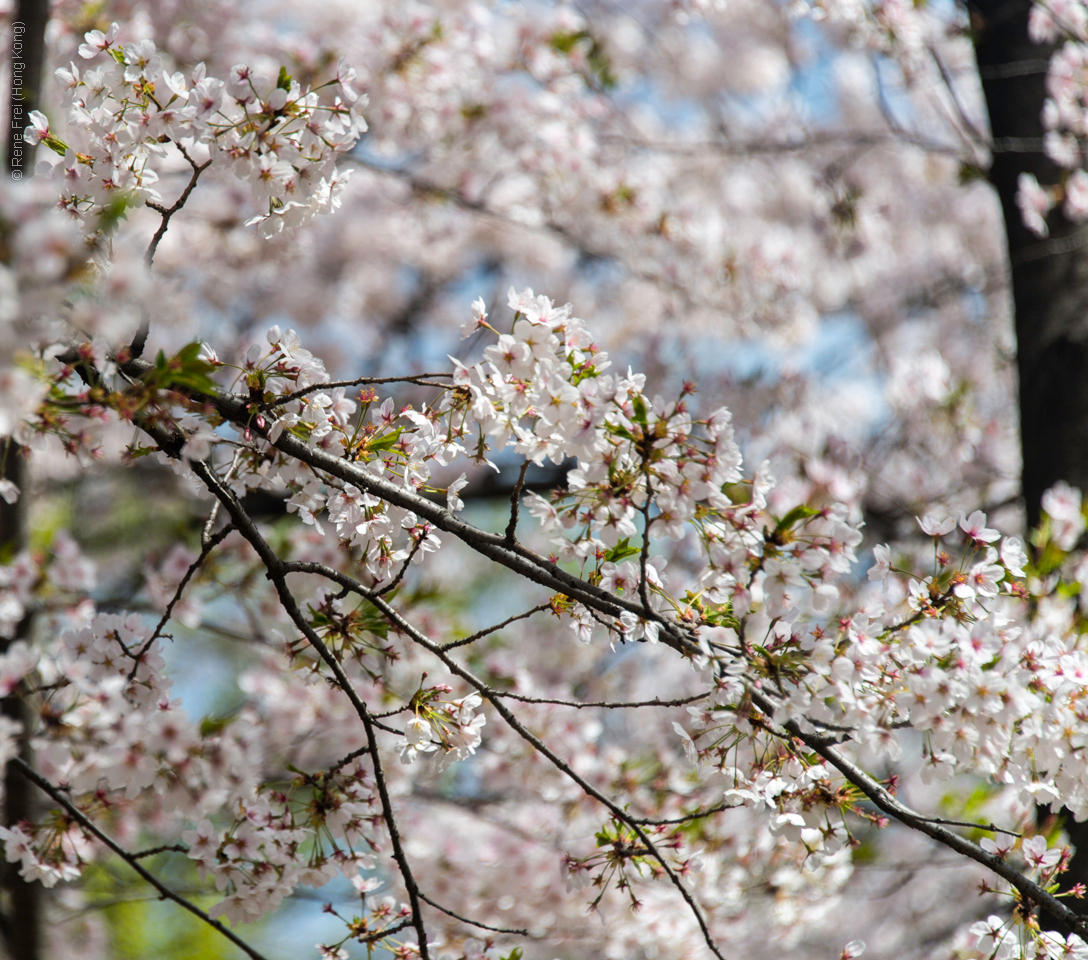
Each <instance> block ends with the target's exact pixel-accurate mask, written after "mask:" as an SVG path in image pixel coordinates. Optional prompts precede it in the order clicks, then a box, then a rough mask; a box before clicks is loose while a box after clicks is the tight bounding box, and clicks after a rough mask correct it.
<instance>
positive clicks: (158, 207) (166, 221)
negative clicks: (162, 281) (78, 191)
mask: <svg viewBox="0 0 1088 960" xmlns="http://www.w3.org/2000/svg"><path fill="white" fill-rule="evenodd" d="M174 146H175V147H177V148H178V150H180V151H181V155H182V156H183V157H185V159H186V160H187V161H188V162H189V166H190V167H192V168H193V173H192V176H191V177H190V178H189V182H188V184H186V186H185V189H184V190H182V192H181V196H180V197H178V198H177V200H175V201H174V203H173V205H172V206H170V207H164V206H163V205H162V204H161V203H148V206H149V207H150V208H151V209H152V210H155V211H157V212H158V213H159V214H161V215H162V222H161V223H160V224H159V229H158V230H156V231H155V235H154V236H153V237H152V238H151V243H150V244H148V247H147V252H146V253H145V254H144V262H145V263H146V264H147V265H148V266H149V267H150V266H151V265H152V264H153V263H154V262H155V253H156V251H157V250H158V249H159V243H160V241H161V240H162V238H163V237H164V236H166V230H167V228H168V227H169V226H170V219H171V218H172V217H173V216H174V214H175V213H177V212H178V211H179V210H180V209H181V208H182V207H184V206H185V204H186V202H187V201H188V199H189V195H190V194H191V193H192V192H193V190H194V189H195V187H196V182H197V180H199V179H200V175H201V174H202V173H203V172H204V171H205V170H207V169H208V167H210V166H211V165H212V159H211V157H209V158H208V159H207V160H205V161H204V162H203V163H197V162H196V161H195V160H194V159H193V158H192V157H191V156H189V151H188V150H186V149H185V148H184V147H183V146H182V145H181V144H180V143H175V144H174ZM134 342H135V341H134ZM142 352H143V351H142V350H141V351H140V353H142Z"/></svg>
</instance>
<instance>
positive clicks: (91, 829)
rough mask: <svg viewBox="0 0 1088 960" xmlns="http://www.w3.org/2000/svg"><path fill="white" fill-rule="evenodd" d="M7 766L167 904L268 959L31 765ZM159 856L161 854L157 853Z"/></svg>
mask: <svg viewBox="0 0 1088 960" xmlns="http://www.w3.org/2000/svg"><path fill="white" fill-rule="evenodd" d="M8 763H9V764H10V765H11V766H13V767H15V769H17V770H18V771H19V772H20V773H21V774H22V775H23V776H24V777H26V778H27V780H29V781H30V782H31V783H33V784H34V785H35V786H36V787H38V789H40V790H41V791H42V792H43V793H45V794H47V795H48V796H49V797H50V798H51V799H52V800H53V802H54V803H57V804H59V805H60V806H61V807H62V808H63V809H64V812H65V813H67V814H68V816H69V817H71V818H72V819H73V820H74V821H75V822H76V823H78V824H79V825H80V826H81V827H82V828H83V829H84V830H85V831H87V833H89V834H91V835H92V836H93V837H95V838H96V839H97V840H99V841H100V842H101V843H102V844H104V845H105V846H107V847H109V849H110V850H112V851H113V852H114V853H116V854H117V856H119V857H120V858H121V859H122V860H124V861H125V863H127V864H128V865H129V866H130V867H131V868H132V869H133V870H135V871H136V873H138V874H139V875H140V877H141V878H142V879H143V880H144V881H145V882H147V883H149V884H151V886H153V887H154V888H155V889H156V890H158V891H159V893H160V894H161V895H162V896H163V898H164V899H166V900H173V901H174V903H176V904H177V905H178V906H179V907H181V908H182V909H184V910H188V911H189V913H191V914H193V916H195V917H198V918H199V919H200V920H202V921H203V922H204V923H206V924H207V925H208V926H209V927H212V928H213V929H214V930H217V931H218V932H219V933H221V934H222V935H223V936H224V937H226V938H227V939H228V940H229V941H230V942H231V943H233V944H234V945H235V946H236V947H238V949H240V950H241V951H242V952H243V953H245V954H246V956H248V957H252V958H253V960H267V958H266V957H265V956H264V955H263V954H261V953H259V952H258V951H257V950H255V949H254V948H253V947H251V946H250V945H249V944H248V943H246V942H245V941H244V940H243V939H242V938H241V937H239V936H238V935H237V934H236V933H234V932H233V931H232V930H230V929H229V928H228V927H225V926H224V925H223V924H221V923H220V922H219V921H218V920H213V919H212V918H211V917H210V916H208V914H206V913H205V912H204V911H203V910H201V909H200V907H198V906H196V904H194V903H191V902H190V901H188V900H186V899H185V898H184V897H183V896H181V895H180V894H177V893H175V892H174V891H173V890H171V889H170V888H169V887H168V886H166V884H164V883H162V882H161V881H160V880H159V879H158V878H157V877H156V876H155V875H154V874H152V873H150V872H148V871H147V870H146V869H145V868H144V867H143V866H141V865H140V862H139V859H138V857H139V856H146V855H147V853H146V852H145V853H143V854H138V855H137V854H131V853H129V852H128V851H127V850H125V849H124V848H123V847H122V846H121V845H120V844H118V843H117V842H116V841H115V840H113V839H112V838H111V837H110V836H108V835H107V834H105V833H103V832H102V831H101V830H100V829H99V828H98V827H97V826H95V824H94V822H93V821H92V820H91V819H90V818H89V817H87V815H86V814H84V813H83V812H82V811H81V810H80V809H79V808H78V807H76V806H75V805H74V804H73V803H72V802H71V801H70V800H69V799H68V798H67V797H66V796H65V795H64V794H63V793H62V792H61V791H60V790H59V789H58V788H57V787H55V786H53V784H51V783H50V782H49V781H48V780H46V779H45V777H43V776H41V775H40V774H38V773H37V771H35V770H34V769H33V767H31V766H30V765H29V764H28V763H26V762H25V761H24V760H22V759H21V758H20V757H13V758H12V759H11V760H9V761H8ZM154 852H158V851H154Z"/></svg>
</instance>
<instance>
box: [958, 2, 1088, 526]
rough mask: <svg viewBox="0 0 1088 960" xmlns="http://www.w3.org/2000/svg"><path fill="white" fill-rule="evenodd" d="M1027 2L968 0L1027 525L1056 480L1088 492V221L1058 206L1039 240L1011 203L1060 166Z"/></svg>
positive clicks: (1044, 51) (1041, 53)
mask: <svg viewBox="0 0 1088 960" xmlns="http://www.w3.org/2000/svg"><path fill="white" fill-rule="evenodd" d="M1030 8H1031V3H1030V0H978V2H975V3H973V4H971V6H970V10H971V19H972V27H973V29H974V31H975V36H976V44H975V52H976V56H977V58H978V66H979V73H980V75H981V77H982V89H983V92H984V94H985V97H986V106H987V109H988V110H989V114H990V129H991V132H992V136H993V140H994V145H995V150H994V158H993V165H992V166H991V168H990V181H991V182H992V183H993V185H994V187H995V188H996V189H997V193H998V196H999V197H1000V198H1001V207H1002V210H1003V211H1004V214H1005V233H1006V235H1007V237H1008V243H1009V263H1010V266H1011V270H1012V295H1013V305H1014V309H1015V315H1016V342H1017V363H1018V366H1019V373H1020V435H1021V449H1022V451H1023V459H1024V465H1023V496H1024V504H1025V507H1026V509H1027V516H1028V523H1029V525H1031V526H1034V525H1035V524H1036V523H1037V522H1038V520H1039V502H1040V499H1041V498H1042V495H1043V492H1044V491H1045V490H1046V489H1047V488H1048V487H1050V486H1051V485H1053V484H1054V483H1055V482H1056V481H1058V480H1068V481H1069V482H1070V483H1071V484H1073V485H1074V486H1077V487H1080V488H1081V489H1082V490H1085V491H1088V228H1086V227H1085V226H1083V225H1077V224H1072V223H1070V222H1069V221H1067V220H1066V219H1065V218H1064V217H1063V216H1062V215H1061V213H1060V211H1053V212H1052V213H1051V215H1050V217H1049V218H1048V225H1049V227H1050V236H1049V237H1048V238H1045V239H1044V238H1040V237H1037V236H1035V234H1033V233H1031V232H1030V231H1029V230H1028V229H1027V228H1026V227H1025V226H1024V223H1023V220H1022V219H1021V216H1020V211H1019V209H1018V208H1017V206H1016V191H1017V179H1018V178H1019V176H1020V174H1021V173H1031V174H1034V175H1035V177H1036V178H1037V179H1038V181H1039V183H1040V184H1042V185H1043V186H1048V185H1051V184H1057V183H1059V182H1060V180H1061V171H1060V169H1059V168H1058V167H1057V165H1056V164H1054V163H1053V162H1052V161H1051V160H1049V159H1048V158H1047V157H1046V156H1045V155H1044V154H1043V152H1042V142H1041V141H1042V136H1043V126H1042V120H1041V114H1042V109H1043V103H1044V101H1045V100H1046V63H1047V61H1048V60H1049V58H1050V55H1051V53H1052V52H1053V50H1054V48H1053V47H1050V46H1040V45H1038V44H1034V43H1032V42H1031V40H1030V39H1029V38H1028V33H1027V22H1028V12H1029V10H1030Z"/></svg>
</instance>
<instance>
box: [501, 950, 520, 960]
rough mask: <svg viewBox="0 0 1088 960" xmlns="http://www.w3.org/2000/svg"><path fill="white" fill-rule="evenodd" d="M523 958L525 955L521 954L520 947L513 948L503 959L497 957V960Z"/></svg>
mask: <svg viewBox="0 0 1088 960" xmlns="http://www.w3.org/2000/svg"><path fill="white" fill-rule="evenodd" d="M523 956H525V954H523V953H522V952H521V947H514V949H513V950H511V951H510V952H509V953H508V954H507V955H506V956H505V957H499V960H521V958H522V957H523Z"/></svg>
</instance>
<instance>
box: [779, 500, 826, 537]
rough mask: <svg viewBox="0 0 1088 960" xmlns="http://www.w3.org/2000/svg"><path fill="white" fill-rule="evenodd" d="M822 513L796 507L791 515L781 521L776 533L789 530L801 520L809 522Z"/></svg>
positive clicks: (801, 506)
mask: <svg viewBox="0 0 1088 960" xmlns="http://www.w3.org/2000/svg"><path fill="white" fill-rule="evenodd" d="M819 513H820V511H819V510H817V509H815V508H814V507H809V506H805V504H801V505H800V506H797V507H794V508H793V509H792V510H791V511H790V512H789V513H787V514H786V515H785V516H784V517H783V518H782V519H781V520H779V521H778V525H777V526H776V527H775V530H776V531H782V530H789V529H790V528H791V527H792V526H794V525H795V524H796V523H797V522H798V521H800V520H807V519H808V518H809V517H815V516H817V515H819Z"/></svg>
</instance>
